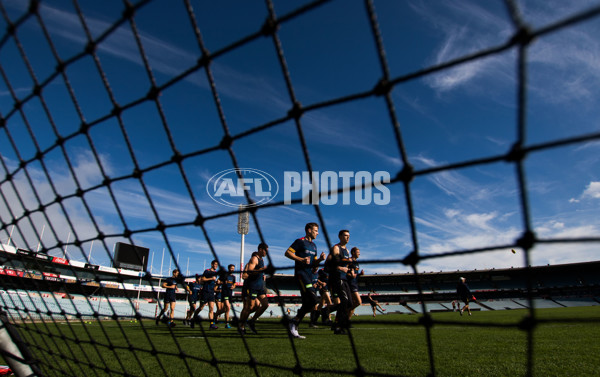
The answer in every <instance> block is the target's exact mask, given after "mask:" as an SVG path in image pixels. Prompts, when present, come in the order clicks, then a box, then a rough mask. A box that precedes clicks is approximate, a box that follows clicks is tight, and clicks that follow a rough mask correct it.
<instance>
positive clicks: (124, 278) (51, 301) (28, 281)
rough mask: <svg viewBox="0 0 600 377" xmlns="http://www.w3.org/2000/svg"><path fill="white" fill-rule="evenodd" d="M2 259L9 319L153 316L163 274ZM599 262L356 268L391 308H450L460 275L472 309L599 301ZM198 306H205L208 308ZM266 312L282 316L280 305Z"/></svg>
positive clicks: (26, 254)
mask: <svg viewBox="0 0 600 377" xmlns="http://www.w3.org/2000/svg"><path fill="white" fill-rule="evenodd" d="M0 263H1V264H0V279H1V286H2V291H1V292H0V293H1V295H0V297H1V305H2V309H4V310H5V311H7V312H8V313H9V315H10V316H11V317H12V318H14V319H25V318H31V319H39V318H41V317H46V318H47V317H50V316H51V317H53V318H54V319H55V320H64V319H69V318H86V317H90V318H92V317H97V318H100V319H102V318H106V319H115V318H127V317H131V318H134V317H140V316H141V317H142V318H154V316H155V315H156V312H157V311H158V310H159V301H160V295H161V293H163V292H164V288H162V287H161V286H160V284H161V280H162V279H164V278H165V277H166V276H152V275H150V274H148V273H147V272H145V271H134V270H127V269H121V268H115V267H108V266H98V265H91V264H86V263H82V262H78V261H72V260H68V259H65V258H58V257H52V256H48V255H47V254H43V253H35V252H31V251H28V250H24V249H18V248H15V247H13V246H10V245H2V248H1V249H0ZM599 268H600V261H593V262H585V263H573V264H562V265H547V266H531V267H529V268H510V269H489V270H471V271H439V272H423V273H421V274H419V275H415V274H412V273H402V274H376V275H364V276H361V278H360V281H359V288H360V291H361V295H362V296H363V297H364V296H366V295H367V293H368V292H373V294H374V295H375V296H376V298H377V300H378V301H379V302H380V303H381V304H382V305H385V306H386V308H387V312H388V313H405V314H417V313H423V311H429V312H435V311H452V310H453V308H452V304H451V303H452V301H453V300H455V299H456V283H457V282H458V280H459V278H460V277H465V278H466V279H467V281H468V282H469V285H470V287H471V290H472V292H473V293H474V295H475V296H476V298H477V301H476V304H475V305H474V306H473V308H472V310H505V309H522V308H529V307H531V306H533V307H535V308H553V307H556V308H558V307H567V306H594V305H600V276H599V275H598V274H597V271H598V270H599ZM192 278H193V277H188V278H187V279H186V280H192ZM419 285H420V286H421V293H419V289H418V287H419ZM238 286H239V283H238ZM267 288H268V289H269V294H268V297H269V301H270V302H271V304H275V306H274V307H276V305H277V304H279V303H280V302H281V303H282V304H283V309H286V308H287V307H290V308H291V309H292V311H295V310H296V308H297V307H298V306H299V304H300V296H299V295H298V291H297V288H296V283H295V280H294V278H293V276H292V275H283V274H274V275H272V276H270V277H269V279H268V280H267ZM528 292H529V294H528ZM240 295H241V292H240V289H237V290H236V291H235V292H234V298H233V301H234V306H233V310H234V312H236V311H239V310H241V309H240V302H241V298H240ZM177 298H178V300H181V301H183V302H182V304H181V305H178V306H177V308H178V309H177V310H176V314H175V316H176V318H178V319H183V318H184V316H185V310H186V304H187V302H186V291H185V290H184V289H183V288H178V289H177ZM157 299H158V300H157ZM363 301H364V300H363ZM370 313H371V309H370V305H369V304H363V305H362V306H361V308H359V309H358V310H357V311H356V314H357V315H364V314H370ZM203 314H207V312H206V309H205V310H204V313H203ZM271 315H273V316H280V315H281V310H279V311H276V312H274V313H271Z"/></svg>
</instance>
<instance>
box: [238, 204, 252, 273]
mask: <svg viewBox="0 0 600 377" xmlns="http://www.w3.org/2000/svg"><path fill="white" fill-rule="evenodd" d="M239 209H240V212H239V214H238V226H237V230H238V233H239V234H241V235H242V242H241V248H240V282H241V281H242V271H244V237H245V236H246V234H248V229H249V216H248V211H242V210H243V209H244V206H243V205H242V204H240V207H239Z"/></svg>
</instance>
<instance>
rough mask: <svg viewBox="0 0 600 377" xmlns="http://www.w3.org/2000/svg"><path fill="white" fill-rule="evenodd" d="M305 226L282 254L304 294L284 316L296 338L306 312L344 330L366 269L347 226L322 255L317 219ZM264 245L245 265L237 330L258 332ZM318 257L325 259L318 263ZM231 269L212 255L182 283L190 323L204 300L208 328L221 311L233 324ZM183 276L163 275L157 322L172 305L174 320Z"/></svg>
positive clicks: (263, 297)
mask: <svg viewBox="0 0 600 377" xmlns="http://www.w3.org/2000/svg"><path fill="white" fill-rule="evenodd" d="M304 230H305V235H304V237H302V238H299V239H297V240H295V241H294V242H293V243H292V245H291V246H290V247H289V248H288V249H287V250H286V252H285V256H286V257H287V258H289V259H291V260H293V261H294V262H295V265H294V277H295V279H296V282H297V285H298V288H299V290H300V296H301V298H302V306H301V307H300V308H299V309H298V311H297V312H296V315H295V316H294V317H293V318H288V329H289V333H290V335H291V336H293V337H294V338H300V339H302V338H304V336H302V335H300V334H299V333H298V325H299V324H300V322H301V321H302V319H303V318H304V317H305V316H306V314H310V324H309V326H310V327H313V328H314V327H317V322H318V319H319V317H321V321H322V323H323V324H325V325H327V326H331V330H332V331H333V332H334V334H344V333H346V331H347V329H348V328H349V327H350V318H351V317H352V315H353V312H354V309H355V308H357V307H358V306H360V305H361V304H362V300H361V296H360V293H359V292H358V277H359V276H361V275H363V274H364V271H363V270H361V269H360V268H359V264H358V258H359V257H360V250H359V249H358V248H357V247H354V248H352V249H351V250H348V248H347V245H348V242H349V240H350V232H349V231H348V230H346V229H343V230H340V231H339V233H338V237H339V243H337V244H336V245H334V246H333V248H332V249H331V251H330V252H329V254H328V255H327V256H326V255H325V253H323V252H322V253H321V254H320V255H318V253H317V246H316V245H315V243H314V240H315V239H316V237H317V235H318V234H319V226H318V225H317V224H316V223H308V224H306V226H305V228H304ZM268 251H269V246H268V245H267V244H265V243H261V244H260V245H258V251H256V252H254V253H252V256H251V258H250V261H249V262H248V263H247V264H246V266H245V267H244V271H243V274H242V279H243V280H244V283H243V286H242V301H243V309H242V312H241V314H240V317H239V319H238V323H237V326H238V331H239V332H240V334H246V327H248V328H249V329H250V331H252V332H253V333H257V330H256V320H257V319H258V318H259V317H260V316H261V315H262V314H263V313H264V312H265V310H266V309H267V308H268V306H269V303H268V300H267V295H266V294H267V291H266V286H265V278H266V274H265V273H266V271H267V266H266V265H265V260H264V257H266V256H267V253H268ZM317 255H318V256H317ZM321 262H325V263H324V264H323V265H321ZM234 270H235V266H234V265H232V264H230V265H229V266H228V269H227V272H226V273H221V272H220V271H219V263H218V262H217V261H212V262H211V268H209V269H207V270H205V271H204V273H203V274H202V275H196V279H195V281H194V282H191V283H188V284H184V286H185V288H186V290H187V292H188V301H189V304H190V308H189V310H188V312H187V316H186V319H185V321H184V324H189V325H190V326H192V327H193V326H194V324H195V323H196V322H197V321H198V320H199V317H198V313H199V312H200V311H201V310H202V309H203V308H204V306H205V305H206V304H208V308H209V314H208V315H209V318H208V319H209V321H210V326H209V329H217V324H216V321H217V318H218V317H219V316H220V315H222V314H224V315H225V327H226V328H231V325H230V323H229V322H230V309H231V297H233V296H232V295H233V289H234V288H235V283H236V279H235V275H233V272H234ZM182 281H183V279H182V277H181V275H180V273H179V271H178V270H174V271H173V276H172V277H169V278H167V279H166V280H165V282H164V283H163V284H162V287H163V288H165V289H166V293H165V296H164V305H163V308H162V310H161V313H160V314H159V315H158V316H157V317H156V323H157V324H158V323H159V321H160V320H161V318H162V317H163V315H165V313H166V311H167V310H168V309H170V313H169V319H168V320H167V323H168V324H169V325H170V326H174V322H173V313H174V309H175V290H176V287H177V284H178V283H181V282H182ZM318 294H320V297H319V296H318ZM367 300H368V302H369V304H371V307H372V309H373V316H375V314H376V309H377V310H378V311H380V312H383V311H385V309H383V308H381V306H380V305H379V304H378V303H377V301H376V300H374V299H373V298H372V297H371V294H370V293H369V295H368V296H367ZM198 301H200V306H199V307H197V302H198ZM215 306H216V307H215ZM333 312H336V315H335V320H334V321H331V320H330V315H331V313H333ZM251 314H253V315H252V317H250V315H251Z"/></svg>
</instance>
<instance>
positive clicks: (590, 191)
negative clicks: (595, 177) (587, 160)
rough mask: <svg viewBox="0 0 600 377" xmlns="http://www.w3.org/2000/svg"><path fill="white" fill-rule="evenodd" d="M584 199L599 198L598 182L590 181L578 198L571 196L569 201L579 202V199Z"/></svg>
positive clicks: (599, 187) (599, 184)
mask: <svg viewBox="0 0 600 377" xmlns="http://www.w3.org/2000/svg"><path fill="white" fill-rule="evenodd" d="M585 199H600V182H597V181H592V182H590V183H589V184H588V185H587V186H586V188H585V190H583V193H582V194H581V195H580V196H579V197H578V198H571V199H570V200H569V202H571V203H579V202H580V201H581V200H585Z"/></svg>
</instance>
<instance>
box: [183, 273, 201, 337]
mask: <svg viewBox="0 0 600 377" xmlns="http://www.w3.org/2000/svg"><path fill="white" fill-rule="evenodd" d="M188 289H189V295H188V304H189V305H190V308H189V309H188V311H187V314H186V316H185V321H183V324H184V325H188V324H189V325H190V326H192V328H193V327H194V321H192V316H193V315H194V313H195V312H196V303H197V302H198V299H199V298H200V291H201V290H202V284H200V275H198V274H196V278H195V279H194V281H192V282H190V283H189V284H188Z"/></svg>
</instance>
